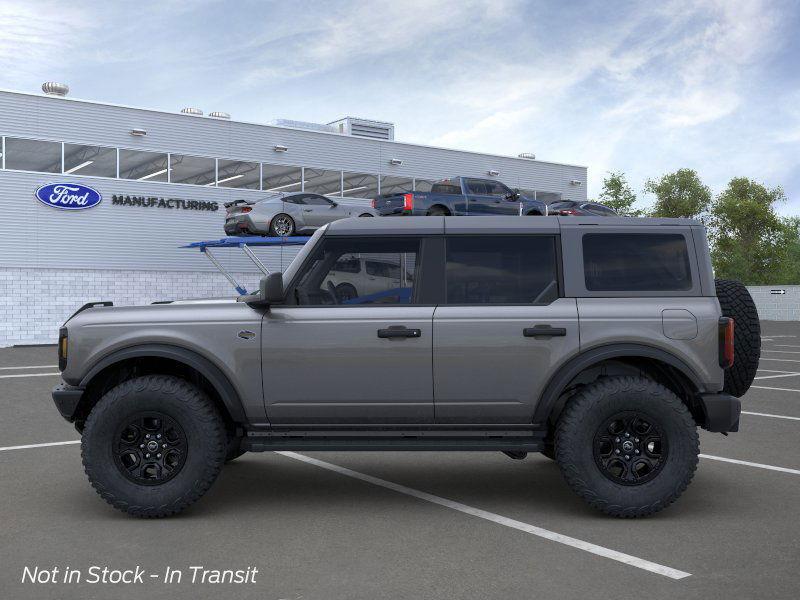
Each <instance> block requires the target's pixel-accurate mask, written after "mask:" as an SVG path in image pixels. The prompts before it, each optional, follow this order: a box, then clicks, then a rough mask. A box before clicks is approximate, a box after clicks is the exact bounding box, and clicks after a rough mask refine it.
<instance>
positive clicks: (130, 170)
mask: <svg viewBox="0 0 800 600" xmlns="http://www.w3.org/2000/svg"><path fill="white" fill-rule="evenodd" d="M168 172H169V167H168V165H167V155H166V154H162V153H161V152H143V151H141V150H120V151H119V176H120V177H121V178H122V179H138V180H139V181H161V182H166V181H168Z"/></svg>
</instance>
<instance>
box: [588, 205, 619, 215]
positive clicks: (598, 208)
mask: <svg viewBox="0 0 800 600" xmlns="http://www.w3.org/2000/svg"><path fill="white" fill-rule="evenodd" d="M584 207H585V208H587V209H588V210H591V211H592V212H596V213H597V214H599V215H608V216H609V217H613V216H614V215H616V214H617V213H615V212H614V211H613V210H611V209H610V208H608V207H607V206H603V205H602V204H585V205H584Z"/></svg>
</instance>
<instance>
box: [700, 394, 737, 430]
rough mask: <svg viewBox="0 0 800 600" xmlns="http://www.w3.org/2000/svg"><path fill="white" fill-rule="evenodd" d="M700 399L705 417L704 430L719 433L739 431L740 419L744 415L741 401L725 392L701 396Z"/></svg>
mask: <svg viewBox="0 0 800 600" xmlns="http://www.w3.org/2000/svg"><path fill="white" fill-rule="evenodd" d="M699 399H700V405H701V407H702V409H703V415H704V417H705V422H704V424H703V429H707V430H708V431H714V432H717V433H728V432H729V431H739V417H740V416H741V414H742V402H741V400H739V399H738V398H736V397H734V396H731V395H730V394H725V393H723V392H719V393H716V394H700V398H699Z"/></svg>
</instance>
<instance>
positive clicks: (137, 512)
mask: <svg viewBox="0 0 800 600" xmlns="http://www.w3.org/2000/svg"><path fill="white" fill-rule="evenodd" d="M226 450H227V439H226V434H225V426H224V423H223V421H222V418H221V417H220V415H219V412H218V411H217V409H216V407H215V406H214V404H213V403H212V402H211V400H209V399H208V397H207V396H206V395H205V393H204V392H203V391H202V390H200V389H199V388H197V387H195V386H193V385H192V384H190V383H189V382H187V381H185V380H183V379H180V378H178V377H173V376H169V375H146V376H144V377H137V378H135V379H131V380H128V381H125V382H123V383H121V384H120V385H118V386H117V387H115V388H113V389H111V390H110V391H109V392H108V393H106V394H105V395H104V396H103V397H102V398H101V399H100V400H99V402H98V403H97V404H96V405H95V406H94V408H92V411H91V412H90V413H89V417H88V419H87V420H86V426H85V428H84V430H83V437H82V439H81V456H82V458H83V467H84V470H85V471H86V475H87V476H88V478H89V481H90V482H91V484H92V486H93V487H94V488H95V490H96V491H97V493H98V494H100V496H101V497H102V498H103V499H104V500H105V501H106V502H108V503H109V504H111V505H112V506H113V507H114V508H117V509H119V510H122V511H124V512H127V513H128V514H131V515H134V516H137V517H166V516H169V515H173V514H176V513H179V512H181V511H182V510H184V509H185V508H186V507H188V506H189V505H190V504H192V503H194V502H196V501H197V500H198V499H199V498H200V497H201V496H202V495H203V494H205V493H206V492H207V491H208V489H209V488H210V487H211V484H212V483H214V480H215V479H216V478H217V475H218V474H219V471H220V468H221V467H222V464H223V462H224V460H225V454H226Z"/></svg>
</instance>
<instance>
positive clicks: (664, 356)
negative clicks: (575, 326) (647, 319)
mask: <svg viewBox="0 0 800 600" xmlns="http://www.w3.org/2000/svg"><path fill="white" fill-rule="evenodd" d="M623 357H627V358H651V359H655V360H658V361H661V362H663V363H665V364H667V365H669V366H671V367H673V368H675V369H677V370H678V371H679V372H680V373H681V374H683V375H684V376H685V377H686V378H687V379H688V380H689V381H690V382H691V384H692V385H693V386H694V387H695V389H696V390H697V391H702V390H703V386H702V384H701V382H700V378H699V377H698V376H697V374H696V373H695V372H694V371H693V370H692V369H691V367H689V365H687V364H686V362H684V361H683V360H681V359H680V358H678V357H677V356H675V355H674V354H670V353H669V352H667V351H666V350H661V349H660V348H655V347H653V346H648V345H646V344H608V345H604V346H596V347H594V348H591V349H589V350H586V351H584V352H581V353H580V354H578V355H577V356H573V357H572V358H571V359H569V360H568V361H567V362H565V363H564V364H563V365H561V366H560V367H559V369H558V371H557V372H556V373H555V375H553V376H552V377H551V378H550V380H549V381H548V382H547V385H546V386H545V388H544V391H543V392H542V395H541V396H540V397H539V402H538V404H537V405H536V411H535V412H534V415H533V422H534V423H546V422H547V420H548V418H549V417H550V413H551V412H552V410H553V408H554V407H555V406H556V403H557V402H558V398H559V397H560V396H561V393H562V392H563V391H564V388H566V387H567V385H568V384H569V382H570V381H572V380H573V379H574V378H575V377H577V376H578V374H580V373H581V372H582V371H584V370H585V369H588V368H589V367H591V366H593V365H596V364H597V363H600V362H603V361H605V360H609V359H612V358H623Z"/></svg>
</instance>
